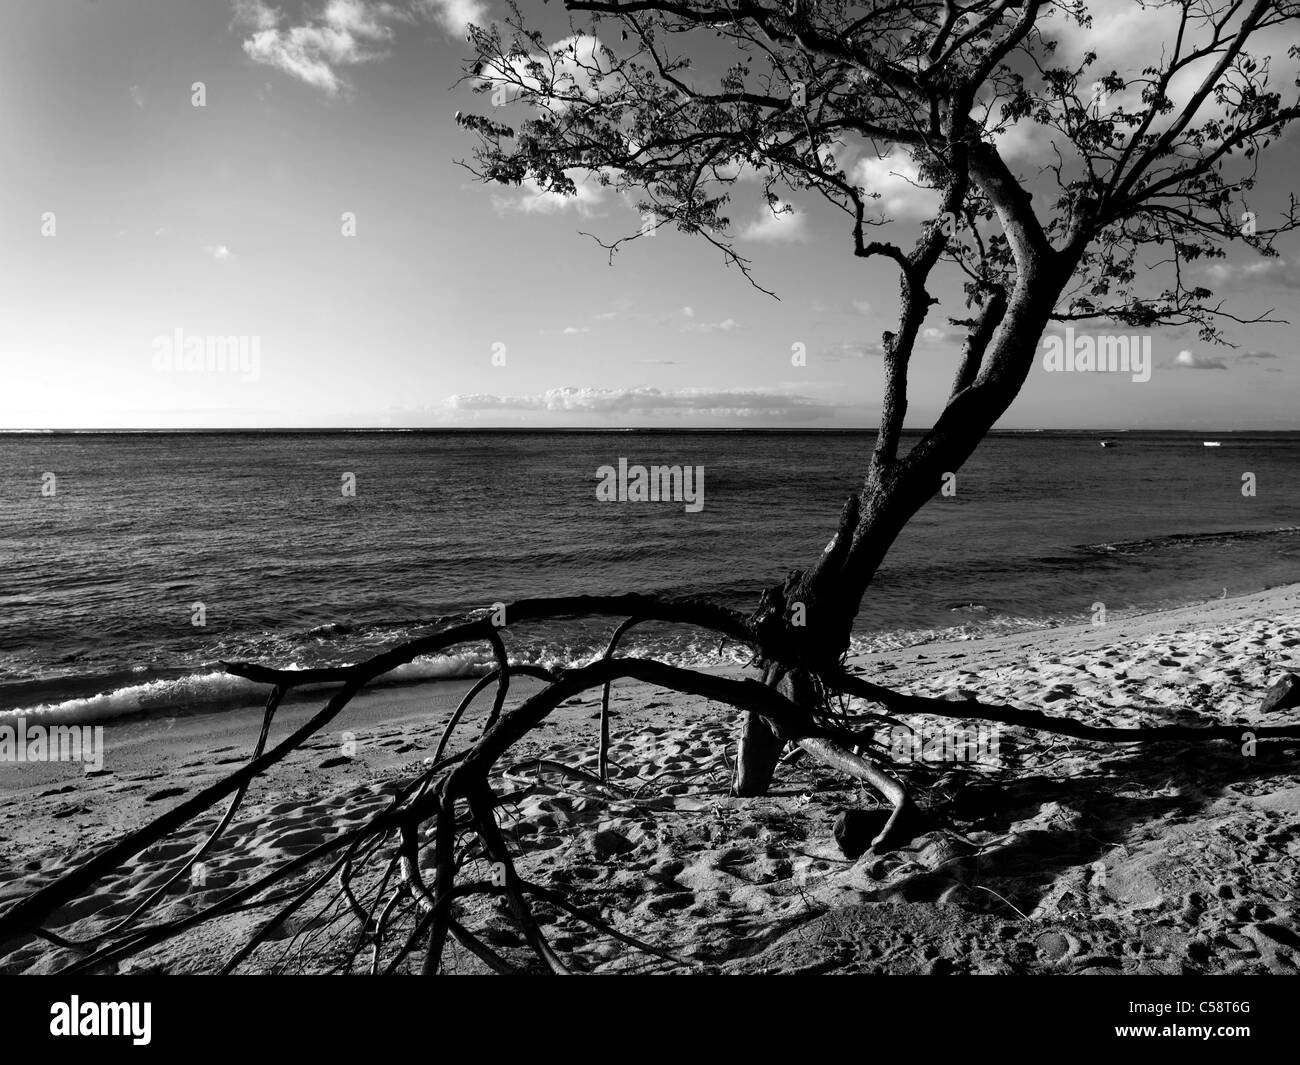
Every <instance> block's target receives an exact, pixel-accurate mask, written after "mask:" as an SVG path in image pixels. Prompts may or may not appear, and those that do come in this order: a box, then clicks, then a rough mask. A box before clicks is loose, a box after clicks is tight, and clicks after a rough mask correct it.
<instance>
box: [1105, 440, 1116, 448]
mask: <svg viewBox="0 0 1300 1065" xmlns="http://www.w3.org/2000/svg"><path fill="white" fill-rule="evenodd" d="M1116 444H1118V441H1116V440H1103V441H1102V442H1101V446H1102V447H1115V446H1116Z"/></svg>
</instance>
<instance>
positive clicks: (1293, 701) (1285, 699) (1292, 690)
mask: <svg viewBox="0 0 1300 1065" xmlns="http://www.w3.org/2000/svg"><path fill="white" fill-rule="evenodd" d="M1293 706H1300V677H1297V676H1296V675H1295V674H1294V673H1287V674H1285V675H1284V676H1283V677H1282V678H1281V679H1280V680H1279V681H1277V683H1275V684H1274V685H1273V686H1272V687H1271V688H1269V690H1268V691H1267V692H1265V693H1264V701H1263V702H1262V703H1260V704H1259V711H1260V713H1261V714H1267V713H1271V712H1273V711H1275V710H1290V709H1291V708H1292V707H1293Z"/></svg>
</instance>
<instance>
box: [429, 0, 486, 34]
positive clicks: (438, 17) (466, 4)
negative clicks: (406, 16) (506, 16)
mask: <svg viewBox="0 0 1300 1065" xmlns="http://www.w3.org/2000/svg"><path fill="white" fill-rule="evenodd" d="M415 6H416V9H417V10H418V11H419V12H420V13H421V14H423V15H424V16H425V17H427V18H429V19H431V20H432V21H434V22H437V23H438V24H439V25H441V26H442V28H443V29H445V30H446V31H447V32H448V33H457V34H459V33H464V31H465V27H466V26H468V25H469V24H470V23H471V22H472V23H473V24H474V25H476V26H482V25H485V24H486V23H487V21H488V6H487V4H486V3H484V2H483V0H417V3H416V5H415Z"/></svg>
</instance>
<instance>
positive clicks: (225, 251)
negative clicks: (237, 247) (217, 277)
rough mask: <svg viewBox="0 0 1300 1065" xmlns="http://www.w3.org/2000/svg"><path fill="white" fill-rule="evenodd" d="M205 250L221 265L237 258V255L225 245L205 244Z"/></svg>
mask: <svg viewBox="0 0 1300 1065" xmlns="http://www.w3.org/2000/svg"><path fill="white" fill-rule="evenodd" d="M203 250H204V251H205V252H207V253H208V254H209V255H211V256H212V258H214V259H216V260H217V262H219V263H224V262H226V261H228V260H230V259H233V258H234V257H235V253H234V252H232V251H231V250H230V249H229V248H227V247H226V246H225V245H224V244H205V245H203Z"/></svg>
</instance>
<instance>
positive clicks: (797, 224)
mask: <svg viewBox="0 0 1300 1065" xmlns="http://www.w3.org/2000/svg"><path fill="white" fill-rule="evenodd" d="M740 237H741V239H742V240H753V241H759V242H761V243H765V244H799V243H802V242H803V241H805V240H807V239H808V226H807V216H806V215H805V214H804V213H803V212H802V211H800V210H797V209H796V208H793V207H791V206H790V205H789V204H788V203H779V202H778V203H776V204H774V205H773V206H772V207H771V208H768V209H764V211H763V213H762V214H761V215H760V216H759V217H758V218H756V219H755V220H754V221H752V222H751V223H750V224H749V225H747V226H746V227H745V228H744V229H742V230H741V231H740Z"/></svg>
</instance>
